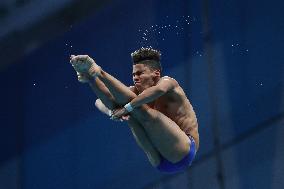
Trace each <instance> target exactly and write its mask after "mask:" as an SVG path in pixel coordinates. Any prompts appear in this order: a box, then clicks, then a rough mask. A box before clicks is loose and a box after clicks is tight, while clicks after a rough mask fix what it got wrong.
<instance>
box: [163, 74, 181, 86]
mask: <svg viewBox="0 0 284 189" xmlns="http://www.w3.org/2000/svg"><path fill="white" fill-rule="evenodd" d="M161 80H164V81H170V82H172V83H174V84H175V85H179V84H178V82H177V80H175V78H173V77H170V76H163V77H161Z"/></svg>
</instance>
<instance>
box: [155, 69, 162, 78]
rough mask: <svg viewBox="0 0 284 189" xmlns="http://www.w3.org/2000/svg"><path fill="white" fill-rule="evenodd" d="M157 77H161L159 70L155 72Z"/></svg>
mask: <svg viewBox="0 0 284 189" xmlns="http://www.w3.org/2000/svg"><path fill="white" fill-rule="evenodd" d="M154 74H155V76H156V77H161V70H159V69H157V70H155V71H154Z"/></svg>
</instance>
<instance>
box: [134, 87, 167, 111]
mask: <svg viewBox="0 0 284 189" xmlns="http://www.w3.org/2000/svg"><path fill="white" fill-rule="evenodd" d="M164 93H165V91H163V90H161V89H159V88H157V87H150V88H148V89H146V90H144V91H143V92H142V93H141V94H139V95H138V96H137V97H136V98H134V99H133V100H132V101H131V102H130V104H131V106H132V107H133V108H137V107H140V106H142V105H143V104H147V103H150V102H153V101H154V100H156V99H157V98H159V97H160V96H162V95H163V94H164Z"/></svg>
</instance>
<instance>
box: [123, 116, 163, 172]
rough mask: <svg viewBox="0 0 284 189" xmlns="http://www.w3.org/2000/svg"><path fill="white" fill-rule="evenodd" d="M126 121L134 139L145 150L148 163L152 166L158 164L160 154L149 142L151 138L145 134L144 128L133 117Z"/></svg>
mask: <svg viewBox="0 0 284 189" xmlns="http://www.w3.org/2000/svg"><path fill="white" fill-rule="evenodd" d="M127 123H128V125H129V128H130V130H131V132H132V134H133V136H134V139H135V141H136V142H137V144H138V145H139V146H140V147H141V148H142V150H143V151H144V152H145V154H146V155H147V157H148V159H149V161H150V163H151V164H152V165H153V166H154V167H156V166H158V165H159V163H160V154H159V152H158V151H157V149H156V148H155V146H154V145H153V144H152V143H151V140H150V139H149V137H148V135H147V134H146V132H145V129H144V128H143V127H142V126H141V125H140V124H139V122H138V121H137V120H135V119H134V118H131V117H130V118H129V120H128V121H127Z"/></svg>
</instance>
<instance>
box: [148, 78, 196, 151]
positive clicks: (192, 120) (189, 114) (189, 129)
mask: <svg viewBox="0 0 284 189" xmlns="http://www.w3.org/2000/svg"><path fill="white" fill-rule="evenodd" d="M169 79H171V80H173V79H172V78H169ZM174 82H175V83H176V85H175V88H174V89H173V90H171V91H169V92H167V93H166V94H164V95H163V96H161V97H159V98H158V99H157V100H155V101H154V102H152V103H150V104H148V105H149V106H150V107H151V108H154V109H156V110H158V111H160V112H161V113H163V114H164V115H166V116H167V117H169V118H170V119H171V120H173V121H174V122H175V123H176V124H177V125H178V126H179V127H180V129H181V130H182V131H184V132H185V134H186V135H191V136H192V137H193V138H194V140H195V142H196V147H197V149H198V147H199V134H198V122H197V118H196V115H195V112H194V110H193V108H192V105H191V103H190V102H189V100H188V98H187V97H186V95H185V93H184V91H183V89H182V88H181V87H180V86H179V84H178V83H177V82H176V81H175V80H174Z"/></svg>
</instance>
